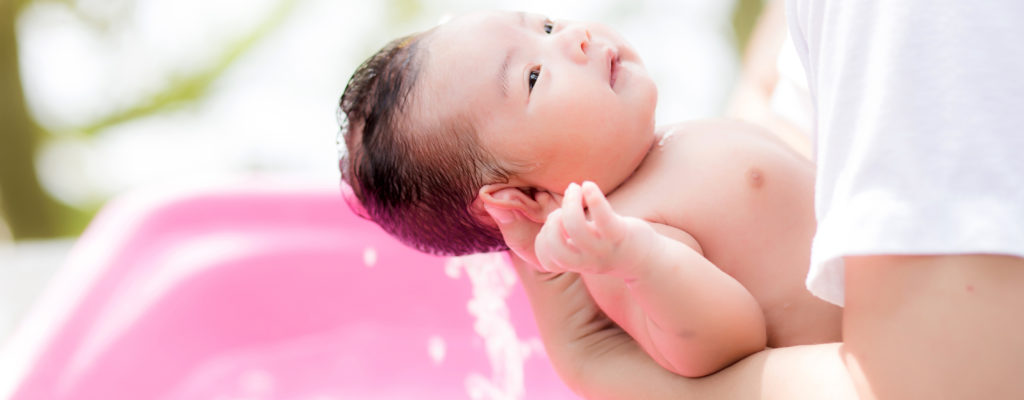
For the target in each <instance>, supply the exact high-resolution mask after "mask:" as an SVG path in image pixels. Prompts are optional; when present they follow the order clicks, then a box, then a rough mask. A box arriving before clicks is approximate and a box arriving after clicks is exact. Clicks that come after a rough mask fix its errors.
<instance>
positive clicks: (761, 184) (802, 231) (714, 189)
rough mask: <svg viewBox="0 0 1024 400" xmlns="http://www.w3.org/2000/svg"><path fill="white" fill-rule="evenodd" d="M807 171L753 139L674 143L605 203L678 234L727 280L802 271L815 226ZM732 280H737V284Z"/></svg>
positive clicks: (729, 136) (688, 138) (688, 137)
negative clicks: (778, 268) (784, 269)
mask: <svg viewBox="0 0 1024 400" xmlns="http://www.w3.org/2000/svg"><path fill="white" fill-rule="evenodd" d="M813 190H814V169H813V165H811V164H810V163H809V162H807V161H806V160H803V159H800V158H798V156H796V155H794V154H793V153H791V152H789V151H788V150H786V149H785V148H782V147H781V145H779V144H777V143H775V142H773V141H770V140H765V139H764V138H761V137H758V136H756V135H749V134H733V133H728V132H727V133H714V134H683V135H678V134H677V135H674V136H673V137H670V138H669V139H667V140H665V141H664V143H663V144H662V145H661V146H659V147H657V148H655V149H654V150H653V151H652V153H651V154H650V155H649V156H648V158H647V159H646V160H645V161H644V164H643V165H642V166H641V167H640V169H638V170H637V172H636V173H635V174H634V176H633V177H632V178H631V179H630V181H629V182H628V183H627V184H626V185H623V187H622V188H621V189H620V190H619V191H616V193H615V197H614V198H611V199H610V200H611V201H612V203H613V205H614V206H615V207H616V210H618V211H619V212H620V213H622V214H624V215H630V216H634V217H638V218H642V219H645V220H648V221H650V222H656V223H660V224H664V225H668V226H671V227H674V228H677V229H680V230H682V231H684V232H686V233H687V234H689V235H690V236H692V237H693V238H694V239H695V240H696V242H697V243H699V247H700V250H701V251H702V253H703V254H704V256H705V257H706V258H708V259H709V260H711V261H712V262H713V263H715V264H716V265H718V266H719V267H720V268H722V269H723V270H724V271H726V272H727V273H730V274H733V273H736V274H737V275H740V276H748V275H749V276H750V278H754V276H753V275H757V276H758V277H762V274H760V273H757V274H753V273H751V272H749V271H743V270H746V269H764V268H771V267H770V266H771V265H777V264H779V263H787V264H788V263H793V262H797V263H802V262H803V261H802V259H800V258H799V257H797V256H799V255H800V254H803V253H809V249H810V240H811V238H812V237H813V234H814V229H815V221H814V211H813V210H814V209H813V207H814V192H813ZM740 276H737V279H740Z"/></svg>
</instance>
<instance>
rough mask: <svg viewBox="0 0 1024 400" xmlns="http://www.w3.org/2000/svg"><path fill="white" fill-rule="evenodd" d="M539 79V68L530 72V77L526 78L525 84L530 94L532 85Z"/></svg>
mask: <svg viewBox="0 0 1024 400" xmlns="http://www.w3.org/2000/svg"><path fill="white" fill-rule="evenodd" d="M538 79H540V67H536V68H534V69H532V70H530V75H529V76H528V77H527V79H526V80H527V83H528V84H529V85H530V92H531V93H532V92H533V85H536V84H537V80H538Z"/></svg>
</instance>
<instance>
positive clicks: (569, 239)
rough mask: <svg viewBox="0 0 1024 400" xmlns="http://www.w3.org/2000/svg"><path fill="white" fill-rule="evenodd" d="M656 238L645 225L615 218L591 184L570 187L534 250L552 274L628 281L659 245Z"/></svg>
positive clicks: (633, 220)
mask: <svg viewBox="0 0 1024 400" xmlns="http://www.w3.org/2000/svg"><path fill="white" fill-rule="evenodd" d="M584 207H587V208H588V209H589V210H588V211H589V218H588V215H587V214H588V213H587V212H586V211H584ZM655 236H656V235H655V232H654V228H652V227H651V226H650V225H649V224H647V223H646V222H644V221H643V220H641V219H638V218H632V217H624V216H621V215H619V214H616V213H615V211H614V210H612V207H611V204H609V203H608V199H606V198H605V197H604V194H602V193H601V190H600V189H599V188H598V187H597V185H596V184H594V183H593V182H584V183H583V186H582V187H581V186H580V185H577V184H576V183H572V184H570V185H569V187H568V188H567V189H566V190H565V197H564V198H563V199H562V208H560V209H558V210H555V211H554V212H552V213H551V214H550V215H548V218H547V221H546V222H544V226H543V227H542V228H541V230H540V233H538V234H537V241H536V243H535V246H534V247H535V251H536V254H537V259H538V262H539V263H540V266H541V268H543V269H545V270H548V271H551V272H562V271H573V272H581V273H592V274H610V275H615V276H619V277H621V278H623V279H632V278H635V277H636V274H637V272H638V271H637V268H638V267H639V266H640V265H641V263H642V261H643V259H644V258H645V257H646V256H647V255H648V254H649V252H650V251H651V250H652V248H653V247H654V246H655V244H656V243H657V242H656V240H654V239H655Z"/></svg>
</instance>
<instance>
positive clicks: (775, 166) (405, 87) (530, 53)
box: [340, 12, 841, 377]
mask: <svg viewBox="0 0 1024 400" xmlns="http://www.w3.org/2000/svg"><path fill="white" fill-rule="evenodd" d="M656 102H657V89H656V88H655V85H654V83H653V82H652V80H651V79H650V77H649V76H648V75H647V74H646V72H645V69H644V66H643V64H642V62H641V60H640V58H639V57H638V56H637V54H636V52H635V51H634V50H633V48H632V47H630V45H629V44H627V43H626V42H625V40H623V39H622V38H621V37H620V36H619V35H618V34H616V33H615V32H614V31H612V30H610V29H609V28H607V27H605V26H603V25H600V24H594V23H585V22H574V21H561V20H559V21H553V20H550V19H547V18H544V17H543V16H539V15H533V14H524V13H510V12H501V13H481V14H474V15H470V16H465V17H460V18H456V19H454V20H452V21H450V22H448V23H446V24H444V25H441V26H438V27H435V28H433V29H431V30H429V31H426V32H423V33H419V34H415V35H411V36H408V37H405V38H400V39H397V40H395V41H393V42H391V43H390V44H388V45H387V46H385V47H384V48H383V49H381V50H380V51H379V52H378V53H377V54H375V55H374V56H372V57H371V58H370V59H369V60H367V61H366V62H365V63H364V64H363V65H362V66H360V67H359V69H358V70H357V71H356V72H355V73H354V75H353V76H352V78H351V80H350V81H349V84H348V86H347V87H346V89H345V92H344V94H343V95H342V97H341V101H340V106H341V112H342V113H343V114H344V118H343V121H344V122H343V124H342V132H343V134H344V141H345V146H346V148H347V153H346V154H345V155H344V156H343V157H342V160H341V162H340V168H341V171H342V177H343V179H344V181H345V182H346V183H348V185H349V186H350V187H351V189H352V192H353V195H354V197H355V199H357V201H358V204H356V203H355V201H351V202H350V204H351V205H353V207H354V208H356V209H357V210H359V212H361V213H362V214H363V215H364V216H365V217H367V218H370V219H372V220H374V221H376V222H377V223H378V224H379V225H380V226H381V227H383V228H384V229H385V230H387V231H388V232H389V233H391V234H392V235H394V236H396V237H398V238H400V239H401V240H403V241H404V242H405V243H407V244H409V245H411V246H414V247H416V248H417V249H420V250H422V251H426V252H430V253H434V254H445V255H461V254H468V253H477V252H488V251H496V250H507V249H508V248H509V247H511V248H512V249H513V250H515V251H516V252H517V253H518V254H519V255H520V256H522V257H523V258H524V259H526V260H528V261H530V262H532V263H534V264H535V265H536V266H537V267H538V268H540V269H542V270H545V271H551V272H563V271H571V272H579V273H581V275H582V277H583V280H584V282H585V284H586V286H587V288H588V290H589V291H590V293H591V295H592V296H593V298H594V300H595V301H596V302H597V304H598V305H599V306H600V307H601V309H602V310H603V311H604V312H605V313H606V314H607V315H608V316H609V317H610V318H611V319H612V320H613V321H615V322H616V323H617V324H619V325H620V326H621V327H622V328H623V329H624V330H625V331H626V332H628V333H629V334H630V335H631V336H633V338H635V339H636V341H637V342H638V343H640V345H641V346H642V347H643V348H644V350H645V351H646V352H647V353H648V354H649V355H650V356H651V357H652V358H653V359H654V360H656V361H657V362H658V363H659V364H660V365H662V366H664V367H665V368H667V369H668V370H671V371H673V372H675V373H677V374H680V375H683V376H688V377H699V376H704V375H707V374H711V373H713V372H715V371H717V370H719V369H721V368H723V367H725V366H727V365H729V364H731V363H733V362H735V361H737V360H739V359H741V358H743V357H745V356H747V355H749V354H751V353H754V352H757V351H760V350H761V349H763V348H764V347H765V346H769V347H783V346H793V345H800V344H811V343H823V342H831V341H838V340H841V337H840V336H841V334H840V319H841V310H840V309H839V308H837V307H835V306H833V305H831V304H828V303H826V302H824V301H821V300H819V299H817V298H815V297H813V296H812V295H811V294H810V293H809V292H808V291H807V290H805V289H804V285H803V278H804V276H806V273H807V268H808V265H809V258H810V246H811V239H812V237H813V235H814V231H815V219H814V212H813V204H814V199H813V185H814V166H813V165H812V164H811V163H810V162H809V161H808V160H806V159H805V158H803V157H802V156H800V155H798V154H797V153H795V152H794V151H792V150H791V149H789V148H787V147H786V146H785V145H784V144H783V143H782V142H780V141H779V140H777V139H776V138H775V137H773V136H772V135H771V134H770V133H768V132H765V131H763V130H761V129H758V128H756V127H754V126H750V125H747V124H742V123H738V122H730V121H719V120H716V121H703V122H691V123H685V124H676V125H670V126H663V127H655V124H654V108H655V104H656ZM579 183H582V184H579ZM603 193H607V194H608V195H607V197H605V195H604V194H603ZM492 216H493V218H498V219H508V218H523V219H527V220H529V221H532V223H534V224H537V225H538V227H539V231H540V233H539V234H538V235H537V237H536V239H535V240H531V241H529V242H527V243H507V244H506V243H505V242H504V240H503V239H502V235H501V232H500V231H499V230H498V229H497V227H496V223H495V221H494V219H492ZM540 225H543V226H542V228H541V227H540ZM536 312H543V310H536Z"/></svg>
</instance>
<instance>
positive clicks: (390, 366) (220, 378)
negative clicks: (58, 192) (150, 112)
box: [0, 188, 576, 400]
mask: <svg viewBox="0 0 1024 400" xmlns="http://www.w3.org/2000/svg"><path fill="white" fill-rule="evenodd" d="M444 265H445V259H444V258H438V257H432V256H427V255H423V254H420V253H418V252H416V251H414V250H411V249H408V248H406V247H405V246H403V245H402V244H400V243H399V242H397V241H396V240H394V239H392V238H391V237H389V236H388V235H386V234H385V233H384V232H383V231H382V230H381V229H380V228H378V227H377V226H376V225H373V224H372V223H370V222H367V221H364V220H362V219H360V218H358V217H356V216H355V215H353V214H352V213H351V211H349V208H348V207H347V206H346V205H345V203H344V201H343V200H342V199H341V197H340V195H339V193H338V189H336V188H298V189H296V188H291V189H283V188H278V189H266V188H263V189H253V188H249V189H220V190H214V191H210V190H204V191H199V192H189V191H185V192H181V191H172V192H170V193H167V192H165V193H156V194H154V193H147V194H144V195H134V196H128V198H123V199H120V200H118V201H114V202H112V203H111V204H110V205H108V207H106V208H105V209H104V211H103V212H102V213H101V214H100V215H99V216H98V217H97V218H96V220H94V221H93V223H92V225H91V226H90V228H89V229H88V230H87V232H86V233H85V234H84V235H83V236H82V237H81V239H80V240H79V242H78V243H77V244H76V246H75V248H74V249H73V250H72V253H71V255H70V257H69V262H68V263H67V264H66V265H65V267H64V268H62V269H61V271H60V272H59V274H58V277H57V279H55V282H54V284H53V285H52V287H50V290H48V291H47V292H46V293H44V296H43V299H42V301H41V302H40V304H39V307H37V309H36V310H35V311H34V312H33V314H32V315H31V316H30V317H29V319H28V321H27V322H26V323H25V326H23V327H21V330H20V331H19V332H18V335H16V336H15V337H14V338H13V339H12V340H11V341H10V342H9V343H8V345H9V347H10V348H8V349H7V351H6V352H5V353H4V354H5V355H4V357H5V359H4V360H3V363H4V364H5V365H4V366H5V368H6V370H5V371H4V372H5V374H9V375H7V377H6V379H8V381H7V385H8V387H7V389H8V390H9V391H10V394H12V398H14V399H25V400H29V399H31V400H38V399H104V400H116V399H133V400H134V399H308V400H314V399H316V400H327V399H464V398H470V395H469V394H468V391H467V383H466V382H467V377H468V376H470V375H471V374H477V375H481V376H483V377H492V376H494V371H492V365H491V364H490V362H489V361H488V355H487V352H486V351H485V343H484V341H483V339H481V337H480V336H479V335H478V334H477V333H476V332H475V331H474V327H473V323H474V317H473V316H472V315H470V313H469V312H468V311H467V301H468V300H469V299H470V297H471V286H470V282H469V281H468V280H467V277H466V276H465V274H463V276H461V277H460V278H453V277H450V276H448V275H446V274H445V270H444ZM508 306H509V308H510V311H511V313H510V314H511V320H512V322H513V324H514V326H515V330H516V333H517V335H518V337H519V338H520V339H524V340H526V339H529V338H536V337H537V332H536V326H535V325H534V322H533V319H532V316H531V314H530V310H529V305H528V303H527V302H526V298H525V296H524V294H523V293H522V289H521V288H520V287H519V286H518V285H517V286H516V287H515V290H514V291H513V292H512V294H511V296H510V297H509V298H508ZM534 342H536V341H535V340H534ZM439 343H440V344H439ZM438 347H443V352H439V350H438V349H437V348H438ZM432 351H433V352H434V353H433V355H431V352H432ZM439 354H441V357H438V355H439ZM523 379H524V381H525V392H524V393H523V396H522V398H527V399H566V398H569V399H572V398H576V396H574V395H572V394H571V392H570V391H569V390H568V389H567V388H566V387H565V386H564V385H563V384H562V383H561V381H560V380H559V379H558V377H557V376H556V375H555V373H554V372H553V370H552V369H551V367H550V365H549V362H548V360H547V358H546V357H545V356H544V355H543V353H542V352H540V351H533V354H531V355H530V356H528V357H527V359H526V363H525V370H524V377H523ZM0 389H2V388H0ZM5 394H7V393H4V392H3V390H0V397H3V396H4V395H5ZM482 398H489V397H487V396H483V397H482Z"/></svg>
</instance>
